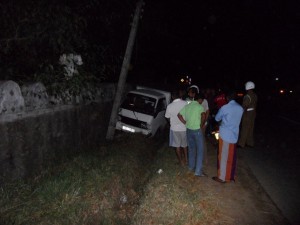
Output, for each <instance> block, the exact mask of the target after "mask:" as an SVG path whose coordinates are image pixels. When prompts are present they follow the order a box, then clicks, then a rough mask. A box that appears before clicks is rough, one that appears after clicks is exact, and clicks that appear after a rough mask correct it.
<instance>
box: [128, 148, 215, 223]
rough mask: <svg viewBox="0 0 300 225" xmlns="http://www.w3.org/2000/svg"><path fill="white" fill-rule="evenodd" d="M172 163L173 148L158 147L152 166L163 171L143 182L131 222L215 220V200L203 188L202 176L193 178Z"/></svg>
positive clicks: (210, 221)
mask: <svg viewBox="0 0 300 225" xmlns="http://www.w3.org/2000/svg"><path fill="white" fill-rule="evenodd" d="M175 162H176V159H175V153H174V151H173V150H171V149H170V148H169V147H164V148H161V149H160V150H159V152H158V156H157V161H156V162H155V164H154V165H153V166H154V167H156V168H157V169H158V168H160V169H162V170H163V173H161V174H157V175H156V176H153V177H152V178H151V180H150V181H149V182H148V184H147V185H146V187H145V192H144V193H145V194H144V196H143V198H142V199H141V203H140V207H139V208H138V210H137V211H136V213H135V215H134V217H133V220H132V221H133V222H132V223H133V224H136V225H138V224H143V225H144V224H145V225H147V224H172V225H175V224H178V225H179V224H180V225H185V224H186V225H187V224H188V225H196V224H197V225H198V224H214V222H216V221H217V219H218V218H219V211H218V206H217V205H216V203H217V202H218V200H217V199H216V198H215V197H214V196H213V195H212V193H210V191H209V189H208V188H207V186H206V184H205V183H207V180H206V178H196V177H195V176H194V174H193V173H191V172H189V171H188V170H187V168H183V167H180V166H178V165H177V164H176V163H175ZM212 203H214V204H212Z"/></svg>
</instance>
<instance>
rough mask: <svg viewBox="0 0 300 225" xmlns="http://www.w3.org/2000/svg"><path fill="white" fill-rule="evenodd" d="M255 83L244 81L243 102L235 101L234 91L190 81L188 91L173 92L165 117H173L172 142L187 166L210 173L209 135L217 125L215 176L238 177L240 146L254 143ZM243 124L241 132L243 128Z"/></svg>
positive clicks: (222, 178)
mask: <svg viewBox="0 0 300 225" xmlns="http://www.w3.org/2000/svg"><path fill="white" fill-rule="evenodd" d="M254 89H255V84H254V83H253V82H252V81H248V82H247V83H246V84H245V91H246V94H245V95H244V97H243V102H242V103H241V104H239V103H238V102H237V101H236V98H237V94H236V92H235V91H233V90H232V91H227V92H223V91H221V90H218V92H217V93H215V92H214V90H213V89H206V90H205V91H204V90H202V91H201V90H200V89H199V87H198V86H197V85H191V86H189V87H188V89H187V91H186V92H185V91H183V90H175V91H173V92H172V100H173V101H172V102H171V103H170V104H169V105H168V107H167V109H166V114H165V117H166V118H167V119H169V121H170V134H169V145H170V146H171V147H174V148H175V152H176V156H177V159H178V162H179V164H181V165H182V166H187V167H188V169H189V170H190V171H192V172H193V173H194V174H195V176H197V177H205V176H207V174H206V172H205V167H206V166H207V163H208V161H207V145H206V136H207V135H210V133H211V131H212V130H213V129H214V127H216V126H217V127H218V130H219V147H218V160H217V174H216V176H213V177H212V179H213V180H215V181H217V182H220V183H226V182H232V181H235V171H236V158H237V157H236V151H237V148H244V147H245V146H249V147H253V146H254V138H253V131H254V121H255V116H256V107H257V95H256V94H255V92H254ZM240 127H241V132H240Z"/></svg>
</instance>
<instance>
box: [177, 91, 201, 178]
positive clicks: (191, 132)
mask: <svg viewBox="0 0 300 225" xmlns="http://www.w3.org/2000/svg"><path fill="white" fill-rule="evenodd" d="M193 91H194V92H195V93H196V90H193ZM178 118H179V120H180V121H181V122H182V123H183V124H185V126H186V129H187V131H186V134H187V142H188V147H189V150H188V167H189V170H191V171H194V172H195V176H199V177H203V176H206V175H205V174H204V173H203V171H202V160H203V137H202V136H203V134H202V130H201V129H202V127H203V126H204V122H205V121H204V120H205V112H204V108H203V106H202V105H200V104H199V102H198V94H195V95H194V98H193V100H192V101H191V102H190V103H189V104H188V105H186V106H185V107H184V108H183V109H181V110H180V112H179V113H178Z"/></svg>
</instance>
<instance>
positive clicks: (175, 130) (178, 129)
mask: <svg viewBox="0 0 300 225" xmlns="http://www.w3.org/2000/svg"><path fill="white" fill-rule="evenodd" d="M172 99H173V102H172V103H170V104H169V105H168V106H167V110H166V114H165V117H166V118H167V119H168V120H169V121H170V125H171V126H170V135H169V145H170V146H171V147H175V152H176V156H177V159H178V161H179V164H181V165H182V166H184V165H186V164H187V139H186V127H185V125H184V124H183V123H181V121H180V120H179V119H178V117H177V114H178V113H179V111H180V110H181V109H182V108H183V107H184V106H185V105H186V104H187V102H186V101H184V100H182V99H181V98H180V96H179V91H173V92H172Z"/></svg>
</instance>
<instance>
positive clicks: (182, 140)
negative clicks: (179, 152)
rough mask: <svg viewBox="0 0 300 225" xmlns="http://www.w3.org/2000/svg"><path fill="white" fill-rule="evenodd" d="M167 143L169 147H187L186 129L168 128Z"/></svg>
mask: <svg viewBox="0 0 300 225" xmlns="http://www.w3.org/2000/svg"><path fill="white" fill-rule="evenodd" d="M169 145H170V146H171V147H175V148H178V147H183V148H185V147H187V138H186V131H173V130H170V138H169Z"/></svg>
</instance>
